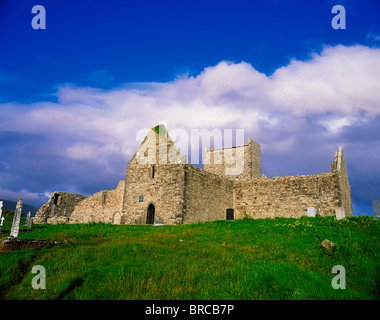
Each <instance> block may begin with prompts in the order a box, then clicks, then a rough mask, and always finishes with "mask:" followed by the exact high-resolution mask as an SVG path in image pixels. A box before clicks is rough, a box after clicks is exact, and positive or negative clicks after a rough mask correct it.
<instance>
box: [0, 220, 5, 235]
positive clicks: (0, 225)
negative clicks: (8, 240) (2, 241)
mask: <svg viewBox="0 0 380 320" xmlns="http://www.w3.org/2000/svg"><path fill="white" fill-rule="evenodd" d="M4 220H5V218H4V217H1V218H0V232H1V227H2V226H3V222H4Z"/></svg>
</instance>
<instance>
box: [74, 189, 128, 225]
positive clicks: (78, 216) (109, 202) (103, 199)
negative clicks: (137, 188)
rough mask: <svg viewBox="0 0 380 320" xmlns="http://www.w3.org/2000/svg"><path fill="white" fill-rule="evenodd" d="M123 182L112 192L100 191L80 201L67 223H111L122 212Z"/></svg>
mask: <svg viewBox="0 0 380 320" xmlns="http://www.w3.org/2000/svg"><path fill="white" fill-rule="evenodd" d="M123 196H124V181H120V182H119V184H118V186H117V188H116V189H114V190H102V191H99V192H97V193H95V194H93V195H92V196H90V197H87V198H86V199H85V200H83V201H81V202H80V203H79V204H78V205H77V206H76V207H75V209H74V211H73V213H72V214H71V216H70V220H69V223H89V222H104V223H113V222H114V215H115V214H117V213H120V212H121V210H122V202H123Z"/></svg>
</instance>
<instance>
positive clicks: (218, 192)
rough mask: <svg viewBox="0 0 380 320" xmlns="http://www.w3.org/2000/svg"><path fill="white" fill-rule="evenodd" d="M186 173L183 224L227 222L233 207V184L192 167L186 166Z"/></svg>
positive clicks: (223, 178)
mask: <svg viewBox="0 0 380 320" xmlns="http://www.w3.org/2000/svg"><path fill="white" fill-rule="evenodd" d="M184 172H185V176H184V181H185V188H184V200H185V202H184V210H183V211H184V219H183V223H195V222H198V221H201V222H202V221H212V220H225V219H226V209H228V208H232V205H233V182H232V181H230V180H228V179H226V178H225V177H221V176H218V175H215V174H213V173H210V172H207V171H203V170H201V169H199V168H197V167H194V166H192V165H184Z"/></svg>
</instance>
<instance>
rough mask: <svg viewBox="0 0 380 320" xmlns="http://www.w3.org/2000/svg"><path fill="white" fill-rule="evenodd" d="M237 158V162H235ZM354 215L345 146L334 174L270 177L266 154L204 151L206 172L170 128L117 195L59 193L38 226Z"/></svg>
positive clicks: (159, 130) (155, 134) (159, 132)
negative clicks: (264, 167) (180, 145)
mask: <svg viewBox="0 0 380 320" xmlns="http://www.w3.org/2000/svg"><path fill="white" fill-rule="evenodd" d="M231 159H232V160H233V161H231ZM310 208H312V212H313V213H314V212H315V215H316V216H322V217H324V216H337V218H339V219H341V218H343V217H345V216H352V204H351V191H350V185H349V181H348V176H347V170H346V164H345V159H344V156H343V150H342V148H341V147H339V149H338V150H337V151H336V153H335V155H334V159H333V162H332V164H331V169H330V171H329V172H325V173H320V174H313V175H296V176H281V177H273V178H269V177H265V176H264V175H263V174H262V171H261V147H260V145H259V144H258V143H256V142H254V141H253V140H251V139H248V141H247V144H246V145H244V146H236V147H232V148H223V149H212V148H209V147H206V148H205V153H204V169H203V170H202V169H200V168H197V167H195V166H193V165H191V164H188V163H187V160H186V155H183V154H180V152H179V150H178V149H177V147H176V146H175V144H174V143H173V141H172V140H171V138H170V137H169V134H168V132H167V130H166V129H165V127H164V126H162V125H159V126H156V127H154V128H152V129H151V130H150V131H149V133H148V135H147V136H146V137H145V139H144V141H143V142H142V143H141V145H140V147H139V148H138V150H137V152H136V153H135V155H134V156H133V157H132V159H131V160H130V162H129V163H128V165H127V169H126V175H125V180H122V181H119V182H118V185H117V187H116V189H113V190H102V191H99V192H97V193H95V194H93V195H91V196H88V197H86V196H83V195H78V194H73V193H68V192H58V191H56V192H53V193H52V195H51V198H50V200H49V201H48V202H46V203H45V204H44V205H43V206H42V207H41V208H40V210H39V211H38V212H37V214H36V217H35V218H34V221H33V222H34V223H53V222H54V221H55V223H57V222H58V223H89V222H104V223H112V224H148V225H152V224H155V223H156V222H157V221H160V224H161V223H163V224H165V225H177V224H183V223H197V222H203V221H213V220H226V219H228V220H234V219H242V218H245V217H249V218H254V219H257V218H275V217H293V218H299V217H302V216H307V215H308V211H310Z"/></svg>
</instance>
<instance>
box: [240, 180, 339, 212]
mask: <svg viewBox="0 0 380 320" xmlns="http://www.w3.org/2000/svg"><path fill="white" fill-rule="evenodd" d="M234 195H235V197H234V207H235V216H236V218H237V219H241V218H244V217H245V216H248V217H251V218H274V217H288V218H290V217H292V218H299V217H301V216H305V215H307V208H308V207H311V206H314V207H315V208H316V210H315V211H316V213H317V214H319V215H320V216H333V215H335V213H336V208H339V207H340V199H339V197H340V191H339V183H338V179H337V175H336V174H334V173H322V174H316V175H305V176H290V177H275V178H266V177H263V178H259V179H252V180H249V181H241V182H236V183H235V194H234Z"/></svg>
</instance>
